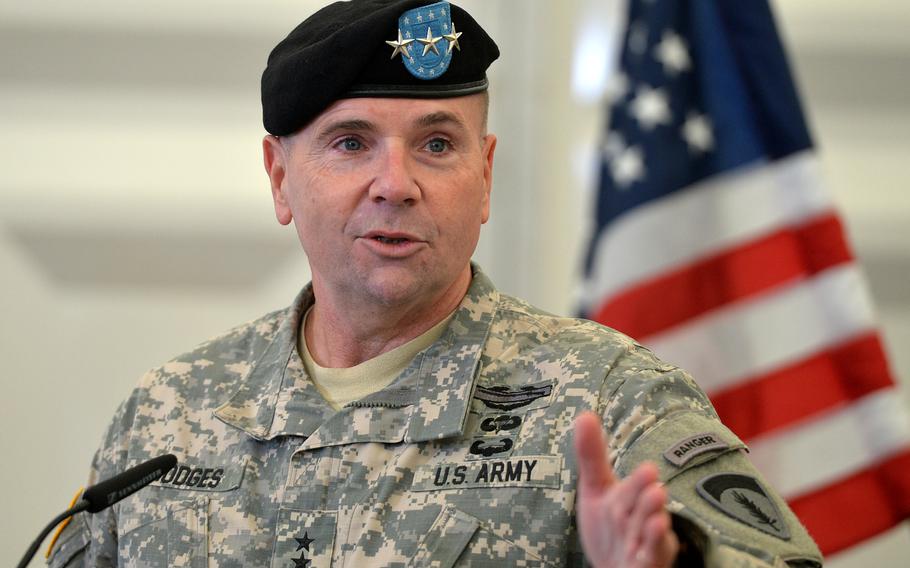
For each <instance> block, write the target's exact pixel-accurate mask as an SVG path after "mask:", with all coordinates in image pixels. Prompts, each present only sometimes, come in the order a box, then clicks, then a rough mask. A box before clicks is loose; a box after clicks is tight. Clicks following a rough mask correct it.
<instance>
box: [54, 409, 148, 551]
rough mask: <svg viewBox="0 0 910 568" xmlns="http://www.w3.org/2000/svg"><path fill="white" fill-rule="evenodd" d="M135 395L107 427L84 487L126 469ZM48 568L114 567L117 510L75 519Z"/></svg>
mask: <svg viewBox="0 0 910 568" xmlns="http://www.w3.org/2000/svg"><path fill="white" fill-rule="evenodd" d="M136 397H137V393H136V392H134V393H133V395H132V396H131V397H130V398H129V399H127V400H126V401H124V402H123V403H122V404H121V405H120V407H119V408H118V409H117V412H116V413H115V414H114V418H113V420H112V421H111V423H110V425H109V426H108V429H107V431H106V432H105V434H104V438H103V439H102V442H101V446H100V447H99V448H98V451H96V452H95V457H94V458H93V459H92V466H91V470H90V471H89V477H88V482H87V486H90V485H93V484H95V483H98V482H99V481H102V480H105V479H108V478H110V477H113V476H114V475H116V474H118V473H121V472H122V471H124V470H125V469H126V464H127V448H128V446H127V444H128V441H129V432H130V429H131V426H132V417H133V416H134V409H135V401H136ZM47 565H48V566H50V567H52V568H59V567H63V566H66V567H69V568H76V567H80V568H81V567H85V568H89V567H91V568H95V567H99V568H100V567H107V566H116V565H117V518H116V506H115V507H109V508H107V509H105V510H104V511H101V512H99V513H95V514H89V513H87V512H83V513H79V514H77V515H75V516H74V517H73V518H72V520H71V521H70V522H69V524H67V525H66V527H65V528H64V529H63V531H62V532H61V533H60V536H59V537H58V538H57V540H56V542H55V543H54V545H53V548H52V549H51V551H50V554H49V556H48V557H47Z"/></svg>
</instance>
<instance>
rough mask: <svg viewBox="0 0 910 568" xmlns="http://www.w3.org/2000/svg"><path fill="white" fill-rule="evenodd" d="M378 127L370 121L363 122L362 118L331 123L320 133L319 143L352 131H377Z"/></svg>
mask: <svg viewBox="0 0 910 568" xmlns="http://www.w3.org/2000/svg"><path fill="white" fill-rule="evenodd" d="M375 129H376V126H375V125H374V124H373V123H372V122H370V121H369V120H363V119H360V118H352V119H349V120H339V121H337V122H331V123H329V124H328V125H326V126H325V128H323V129H321V130H320V131H319V135H318V136H317V139H318V140H319V141H324V140H326V139H328V138H331V137H332V136H335V135H336V134H337V133H339V132H351V131H355V132H356V131H360V132H364V131H371V130H375Z"/></svg>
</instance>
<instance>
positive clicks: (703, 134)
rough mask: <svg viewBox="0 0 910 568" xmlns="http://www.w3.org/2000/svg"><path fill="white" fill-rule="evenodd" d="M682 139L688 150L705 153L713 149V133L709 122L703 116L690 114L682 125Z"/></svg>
mask: <svg viewBox="0 0 910 568" xmlns="http://www.w3.org/2000/svg"><path fill="white" fill-rule="evenodd" d="M682 137H683V139H685V141H686V144H688V145H689V149H690V150H693V151H695V152H698V153H700V152H707V151H709V150H711V149H713V148H714V132H713V131H712V130H711V121H710V119H708V117H707V116H705V115H704V114H698V113H692V114H690V115H689V116H687V117H686V122H685V123H683V127H682Z"/></svg>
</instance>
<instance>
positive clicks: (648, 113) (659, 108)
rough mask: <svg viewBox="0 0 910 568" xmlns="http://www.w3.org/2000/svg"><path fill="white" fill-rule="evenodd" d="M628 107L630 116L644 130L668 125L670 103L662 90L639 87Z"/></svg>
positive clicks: (645, 86)
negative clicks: (629, 107) (659, 125)
mask: <svg viewBox="0 0 910 568" xmlns="http://www.w3.org/2000/svg"><path fill="white" fill-rule="evenodd" d="M630 106H631V113H632V116H634V117H635V119H636V120H638V123H639V124H641V127H642V128H643V129H645V130H653V129H654V127H655V126H657V125H658V124H669V123H670V118H671V116H670V103H669V101H668V100H667V95H666V93H665V92H664V90H663V89H652V88H651V87H649V86H647V85H644V86H641V87H639V88H638V92H637V93H636V95H635V98H634V99H633V100H632V103H631V104H630Z"/></svg>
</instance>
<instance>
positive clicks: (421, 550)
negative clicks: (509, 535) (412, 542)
mask: <svg viewBox="0 0 910 568" xmlns="http://www.w3.org/2000/svg"><path fill="white" fill-rule="evenodd" d="M409 566H414V567H421V568H422V567H430V566H432V567H434V568H455V567H458V566H472V567H477V566H480V567H490V568H502V567H503V566H526V567H538V566H547V564H546V563H544V561H543V560H541V559H540V558H538V557H537V556H535V555H533V554H531V553H530V552H528V551H527V550H525V549H524V548H522V547H520V546H519V545H517V544H515V543H514V542H512V541H510V540H508V539H506V538H503V537H501V536H499V535H498V534H496V533H494V532H493V531H492V530H490V529H488V528H487V527H485V526H484V525H483V524H482V523H481V522H480V521H479V520H477V519H476V518H474V517H472V516H471V515H468V514H467V513H465V512H463V511H459V510H458V509H455V508H454V507H451V506H446V507H443V509H442V511H441V512H440V513H439V516H438V517H437V518H436V521H435V522H434V523H433V526H432V527H430V530H429V531H428V532H427V534H426V535H425V536H424V538H423V540H422V541H421V542H420V544H419V545H418V547H417V552H416V554H415V555H414V558H413V561H412V562H411V563H410V564H409Z"/></svg>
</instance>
